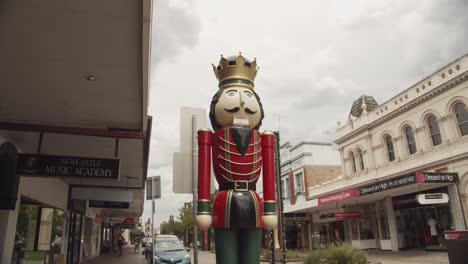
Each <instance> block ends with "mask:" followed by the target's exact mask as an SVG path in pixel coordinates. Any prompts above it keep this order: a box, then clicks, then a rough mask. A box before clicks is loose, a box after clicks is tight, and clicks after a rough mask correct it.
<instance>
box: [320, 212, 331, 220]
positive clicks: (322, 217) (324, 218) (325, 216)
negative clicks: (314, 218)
mask: <svg viewBox="0 0 468 264" xmlns="http://www.w3.org/2000/svg"><path fill="white" fill-rule="evenodd" d="M319 217H320V219H321V220H326V219H332V218H335V213H327V214H321V215H320V216H319Z"/></svg>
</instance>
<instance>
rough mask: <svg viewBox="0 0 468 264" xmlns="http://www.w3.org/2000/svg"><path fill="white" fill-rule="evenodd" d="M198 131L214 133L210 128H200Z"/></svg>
mask: <svg viewBox="0 0 468 264" xmlns="http://www.w3.org/2000/svg"><path fill="white" fill-rule="evenodd" d="M198 131H206V132H213V131H212V130H211V129H209V128H200V129H198Z"/></svg>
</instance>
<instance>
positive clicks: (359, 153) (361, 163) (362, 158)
mask: <svg viewBox="0 0 468 264" xmlns="http://www.w3.org/2000/svg"><path fill="white" fill-rule="evenodd" d="M357 156H358V159H359V166H360V169H361V170H364V169H365V166H364V157H363V156H362V150H360V149H358V150H357Z"/></svg>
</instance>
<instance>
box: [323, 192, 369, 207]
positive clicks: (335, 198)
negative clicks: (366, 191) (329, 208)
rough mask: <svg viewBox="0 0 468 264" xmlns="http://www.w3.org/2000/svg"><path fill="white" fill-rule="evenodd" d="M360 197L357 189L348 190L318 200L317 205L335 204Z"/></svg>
mask: <svg viewBox="0 0 468 264" xmlns="http://www.w3.org/2000/svg"><path fill="white" fill-rule="evenodd" d="M359 195H360V193H359V189H349V190H344V191H341V192H336V193H332V194H328V195H325V196H322V197H319V198H318V205H319V206H320V205H326V204H331V203H337V202H341V201H346V200H351V199H353V198H356V197H358V196H359Z"/></svg>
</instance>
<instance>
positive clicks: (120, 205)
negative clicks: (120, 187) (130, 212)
mask: <svg viewBox="0 0 468 264" xmlns="http://www.w3.org/2000/svg"><path fill="white" fill-rule="evenodd" d="M89 207H93V208H114V209H128V208H130V203H128V202H112V201H97V200H90V201H89Z"/></svg>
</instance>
